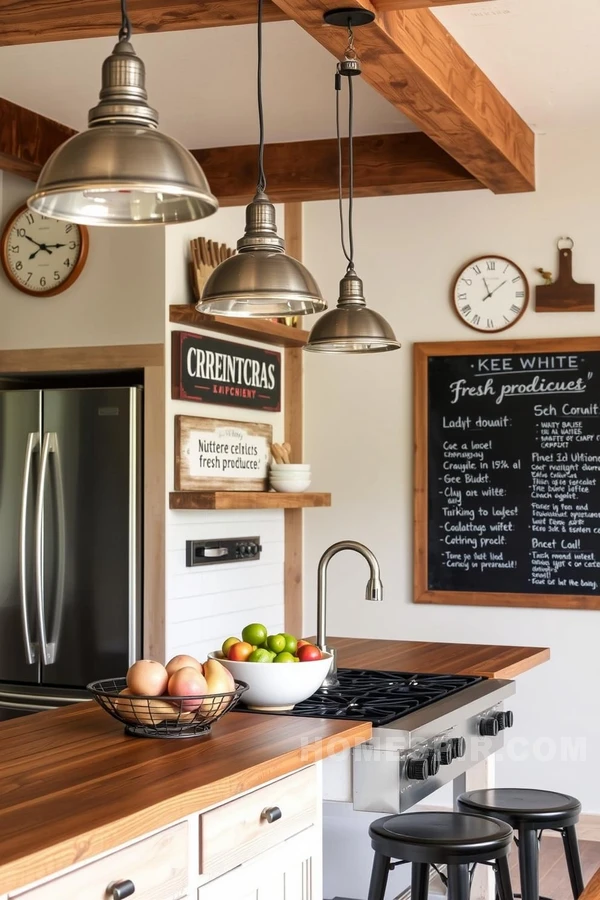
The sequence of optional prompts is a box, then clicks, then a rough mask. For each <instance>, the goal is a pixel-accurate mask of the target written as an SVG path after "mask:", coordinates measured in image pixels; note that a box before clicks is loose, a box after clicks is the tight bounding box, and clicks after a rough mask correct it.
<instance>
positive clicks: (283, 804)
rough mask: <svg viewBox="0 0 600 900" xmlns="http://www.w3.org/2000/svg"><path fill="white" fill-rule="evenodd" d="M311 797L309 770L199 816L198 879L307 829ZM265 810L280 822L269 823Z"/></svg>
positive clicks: (313, 812)
mask: <svg viewBox="0 0 600 900" xmlns="http://www.w3.org/2000/svg"><path fill="white" fill-rule="evenodd" d="M317 791H318V787H317V780H316V771H315V767H314V766H311V767H310V768H307V769H302V770H301V771H300V772H294V774H293V775H288V776H287V777H286V778H281V779H280V780H279V781H275V782H273V784H269V785H267V786H266V787H262V788H259V789H258V790H256V791H252V792H251V793H249V794H246V795H245V796H243V797H239V798H238V799H237V800H232V801H231V802H230V803H225V804H224V805H223V806H218V807H217V808H216V809H213V810H210V812H207V813H204V814H203V815H201V816H200V874H201V875H204V876H211V877H214V876H215V875H218V874H220V873H221V872H226V871H228V870H229V869H232V868H233V867H234V866H238V865H240V864H241V863H244V862H246V861H247V860H249V859H252V858H253V857H255V856H257V855H258V854H259V853H263V852H264V851H265V850H268V849H269V848H270V847H274V846H275V844H278V843H280V842H281V841H285V840H286V839H287V838H289V837H292V835H294V834H298V832H299V831H302V830H303V829H304V828H307V827H308V826H309V825H312V824H313V823H314V822H315V821H316V817H317V798H318V794H317ZM266 810H279V811H280V812H281V817H280V818H277V819H276V820H275V821H272V822H269V821H268V819H267V818H266V817H265V811H266Z"/></svg>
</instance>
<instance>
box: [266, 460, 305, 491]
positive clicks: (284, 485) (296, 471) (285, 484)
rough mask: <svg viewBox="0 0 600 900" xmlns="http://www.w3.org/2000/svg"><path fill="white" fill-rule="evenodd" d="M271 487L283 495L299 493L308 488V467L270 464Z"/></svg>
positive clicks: (299, 464) (302, 464)
mask: <svg viewBox="0 0 600 900" xmlns="http://www.w3.org/2000/svg"><path fill="white" fill-rule="evenodd" d="M270 481H271V487H272V488H273V489H274V490H276V491H283V492H284V493H292V494H295V493H301V492H302V491H305V490H306V489H307V488H308V487H309V486H310V465H308V464H305V463H271V475H270Z"/></svg>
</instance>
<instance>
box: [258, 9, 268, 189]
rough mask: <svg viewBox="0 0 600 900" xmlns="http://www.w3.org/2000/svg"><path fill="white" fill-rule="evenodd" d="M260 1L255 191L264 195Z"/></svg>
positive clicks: (265, 185)
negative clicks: (256, 176) (256, 180)
mask: <svg viewBox="0 0 600 900" xmlns="http://www.w3.org/2000/svg"><path fill="white" fill-rule="evenodd" d="M262 7H263V4H262V0H258V34H257V49H258V54H257V69H258V71H257V77H256V86H257V93H258V182H257V185H256V190H257V192H258V193H265V191H266V189H267V178H266V175H265V114H264V109H263V92H262V60H263V35H262Z"/></svg>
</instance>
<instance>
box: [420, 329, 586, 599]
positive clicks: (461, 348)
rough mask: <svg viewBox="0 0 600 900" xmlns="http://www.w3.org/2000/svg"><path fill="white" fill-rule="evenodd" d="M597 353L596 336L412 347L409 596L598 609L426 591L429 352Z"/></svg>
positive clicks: (575, 596) (571, 596)
mask: <svg viewBox="0 0 600 900" xmlns="http://www.w3.org/2000/svg"><path fill="white" fill-rule="evenodd" d="M594 351H600V338H597V337H589V338H534V339H531V340H518V341H514V340H513V341H509V340H491V341H452V342H439V343H417V344H414V346H413V377H414V410H413V415H414V553H413V600H414V602H415V603H437V604H442V605H449V606H515V607H546V608H553V609H600V597H597V596H595V595H589V594H527V593H524V594H512V593H511V594H505V593H494V592H490V593H481V592H469V591H440V590H429V572H428V564H429V552H428V551H429V541H428V529H429V521H428V506H429V504H428V471H429V432H428V405H429V385H428V361H429V358H430V357H432V356H485V354H486V353H490V354H493V355H494V356H498V355H501V354H505V353H567V352H570V353H577V352H579V353H590V352H594Z"/></svg>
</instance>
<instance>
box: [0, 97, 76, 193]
mask: <svg viewBox="0 0 600 900" xmlns="http://www.w3.org/2000/svg"><path fill="white" fill-rule="evenodd" d="M73 134H75V132H74V131H73V129H72V128H68V127H67V126H66V125H61V124H60V123H59V122H55V121H54V120H53V119H48V118H46V116H41V115H40V114H39V113H36V112H33V111H32V110H31V109H25V108H24V107H22V106H17V104H16V103H12V102H11V101H10V100H4V99H3V98H2V97H0V169H3V170H4V171H5V172H12V173H13V175H20V176H21V177H22V178H29V179H30V180H31V181H36V180H37V177H38V175H39V174H40V171H41V168H42V166H43V165H44V163H45V162H46V160H47V159H48V157H49V156H50V154H51V153H53V152H54V151H55V150H56V148H57V147H58V146H59V145H60V144H62V143H64V141H66V140H67V138H70V137H71V136H72V135H73Z"/></svg>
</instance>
